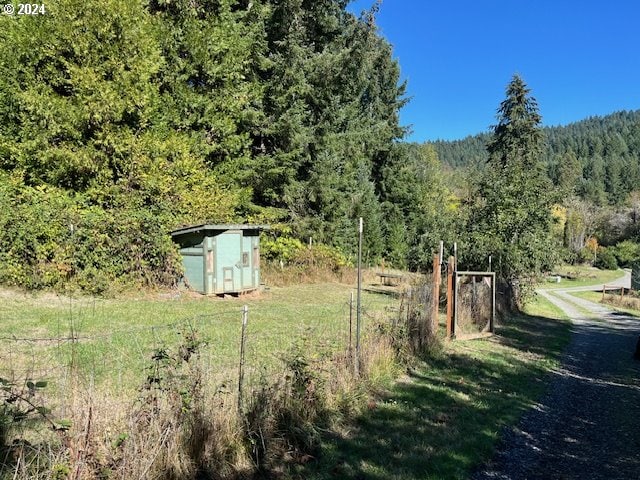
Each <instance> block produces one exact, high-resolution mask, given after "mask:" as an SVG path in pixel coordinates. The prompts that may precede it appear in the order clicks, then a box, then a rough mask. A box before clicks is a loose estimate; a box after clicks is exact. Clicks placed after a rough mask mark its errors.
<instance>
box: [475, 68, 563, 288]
mask: <svg viewBox="0 0 640 480" xmlns="http://www.w3.org/2000/svg"><path fill="white" fill-rule="evenodd" d="M529 93H530V91H529V89H528V88H527V86H526V84H525V83H524V81H523V80H522V79H521V78H520V77H519V76H518V75H515V76H514V77H513V79H512V80H511V82H510V83H509V85H508V86H507V89H506V99H505V100H504V101H503V102H502V103H501V104H500V108H499V109H498V123H497V125H495V126H494V127H493V136H492V137H491V139H490V141H489V142H488V144H487V150H488V152H489V160H488V163H487V168H486V170H485V173H484V175H483V178H482V179H481V181H480V185H479V189H478V193H479V198H478V201H477V203H476V204H475V205H474V207H473V209H472V210H473V211H472V215H471V224H470V226H469V228H470V230H471V231H472V235H471V239H470V240H471V245H470V250H471V252H470V253H471V256H469V257H467V258H466V261H467V263H470V264H472V265H473V266H474V267H476V268H479V267H480V266H482V265H484V264H485V263H486V257H487V256H488V255H493V258H494V265H495V266H496V272H497V274H498V276H499V278H501V279H502V280H504V281H506V282H507V283H509V284H510V285H512V286H513V285H514V284H516V283H521V281H522V280H523V279H525V278H527V277H530V276H531V275H535V274H537V273H539V272H541V271H543V270H545V269H546V268H550V267H551V266H552V265H553V261H554V251H555V246H554V245H553V242H552V238H551V224H552V215H551V206H552V203H553V196H552V194H551V192H552V188H551V182H550V181H549V179H548V177H547V175H546V173H545V171H544V168H543V165H542V162H541V161H540V154H541V152H542V149H543V145H544V138H543V133H542V130H541V127H540V122H541V117H540V114H539V113H538V105H537V102H536V100H535V99H534V98H533V97H531V96H530V95H529Z"/></svg>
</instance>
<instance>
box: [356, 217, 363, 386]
mask: <svg viewBox="0 0 640 480" xmlns="http://www.w3.org/2000/svg"><path fill="white" fill-rule="evenodd" d="M362 230H363V225H362V217H360V223H359V225H358V291H357V299H356V361H355V373H356V376H357V375H359V374H360V313H361V310H362V308H361V297H362Z"/></svg>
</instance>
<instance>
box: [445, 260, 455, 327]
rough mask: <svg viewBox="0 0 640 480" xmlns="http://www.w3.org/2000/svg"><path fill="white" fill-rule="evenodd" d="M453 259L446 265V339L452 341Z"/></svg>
mask: <svg viewBox="0 0 640 480" xmlns="http://www.w3.org/2000/svg"><path fill="white" fill-rule="evenodd" d="M454 265H455V259H454V258H453V257H449V263H448V264H447V338H449V339H452V338H453V336H454V335H455V325H454V324H453V315H454V312H453V308H454V302H455V298H454V295H455V292H454V281H453V278H454V277H453V275H454V268H455V266H454Z"/></svg>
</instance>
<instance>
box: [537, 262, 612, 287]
mask: <svg viewBox="0 0 640 480" xmlns="http://www.w3.org/2000/svg"><path fill="white" fill-rule="evenodd" d="M553 273H557V274H560V275H568V276H571V277H575V278H564V277H563V278H561V279H560V282H559V283H555V281H554V282H551V281H547V282H544V283H541V284H540V285H539V287H541V288H545V289H549V290H553V289H557V288H572V287H588V286H591V285H601V284H603V283H607V282H611V281H612V280H616V279H618V278H620V277H621V276H622V275H624V272H623V271H622V270H600V269H598V268H595V267H588V266H581V265H577V266H576V265H563V266H560V267H558V268H556V269H555V270H554V271H553Z"/></svg>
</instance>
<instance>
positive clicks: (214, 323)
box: [0, 297, 397, 411]
mask: <svg viewBox="0 0 640 480" xmlns="http://www.w3.org/2000/svg"><path fill="white" fill-rule="evenodd" d="M373 303H375V304H367V303H366V302H365V303H364V304H363V306H362V318H363V320H364V323H365V326H367V328H365V330H364V335H367V334H368V333H367V332H369V331H371V330H373V325H374V324H377V323H379V322H388V321H393V320H390V319H391V316H390V313H389V312H390V311H391V310H394V308H396V307H394V305H396V304H397V300H394V299H391V298H389V299H388V300H385V301H380V300H376V302H373ZM168 308H169V307H168ZM216 310H217V311H215V312H214V313H211V314H208V313H207V314H201V315H195V316H194V315H192V316H186V317H182V318H177V319H176V320H175V321H171V322H166V323H159V324H152V325H149V324H148V322H150V321H153V320H154V319H153V318H141V319H140V322H139V323H137V324H129V325H123V324H122V322H121V321H118V319H117V318H116V317H115V314H114V313H113V309H112V308H107V306H105V304H104V302H103V301H101V300H93V299H83V300H74V301H73V302H70V306H69V308H68V309H67V308H64V309H58V312H57V314H56V316H51V315H50V316H49V317H48V320H46V321H45V320H43V321H42V322H41V323H42V324H41V327H40V329H36V330H41V331H42V333H41V334H33V330H34V329H33V328H30V329H29V330H30V331H31V334H30V335H21V334H18V333H11V330H13V331H14V332H17V331H19V330H20V328H19V324H20V323H29V324H31V325H32V324H35V323H37V322H38V321H40V320H41V319H39V318H31V319H27V321H26V322H25V317H21V318H20V319H15V320H14V321H13V322H12V321H11V320H8V319H7V321H6V325H12V324H14V325H13V327H14V328H9V329H6V330H8V333H0V379H4V380H5V381H7V382H11V383H20V382H23V383H24V382H28V381H32V382H46V383H47V388H46V396H47V401H48V404H49V405H48V406H50V407H52V408H54V409H56V408H57V409H60V410H62V411H64V410H65V408H66V406H67V405H69V403H70V402H71V401H72V400H71V399H70V394H71V392H72V391H73V389H74V388H77V387H78V385H81V386H82V387H83V388H92V389H94V390H96V391H99V392H101V393H102V394H106V395H110V396H113V397H115V398H120V399H130V398H135V397H136V395H139V393H140V391H141V390H142V389H143V388H144V386H145V384H147V383H148V382H149V378H150V377H151V373H150V372H151V371H152V370H153V368H154V365H155V363H157V362H156V360H157V359H158V358H160V357H162V355H166V356H167V358H177V359H179V357H180V356H181V355H183V354H184V352H183V351H182V350H181V349H184V348H187V347H185V345H187V344H188V343H189V341H197V355H198V359H199V365H200V367H199V368H201V369H202V371H203V373H204V374H205V375H204V376H205V378H206V379H207V382H208V383H209V386H210V387H211V388H214V389H216V390H217V391H219V392H221V393H224V394H226V395H227V396H228V397H229V399H230V400H232V401H239V399H238V397H239V395H240V394H241V393H242V392H244V393H245V394H247V393H248V392H250V391H252V390H253V389H257V388H260V387H261V386H263V385H264V384H265V383H273V382H275V381H277V379H278V378H279V377H282V375H283V374H284V371H285V369H286V366H287V362H289V361H290V359H291V358H292V356H294V355H296V354H297V353H300V352H303V353H304V355H306V356H308V357H310V358H321V357H331V356H334V355H345V354H348V352H351V351H352V346H353V344H354V342H355V323H354V322H355V304H353V305H352V304H351V302H350V299H349V298H348V297H347V298H345V299H344V301H342V302H339V301H338V302H334V303H332V304H330V305H320V306H318V307H317V308H315V309H314V311H313V315H309V312H308V311H302V310H298V309H296V308H288V309H284V310H282V311H274V310H273V309H269V308H264V307H263V306H262V305H260V304H259V303H258V304H257V305H252V306H250V307H246V306H242V305H240V304H239V303H238V302H235V305H234V306H232V307H230V308H228V309H224V310H220V309H219V308H217V309H216ZM170 315H171V313H170V312H165V314H164V317H166V316H170ZM243 322H244V328H243ZM111 324H113V326H111ZM116 325H117V326H116ZM52 332H53V333H52Z"/></svg>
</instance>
